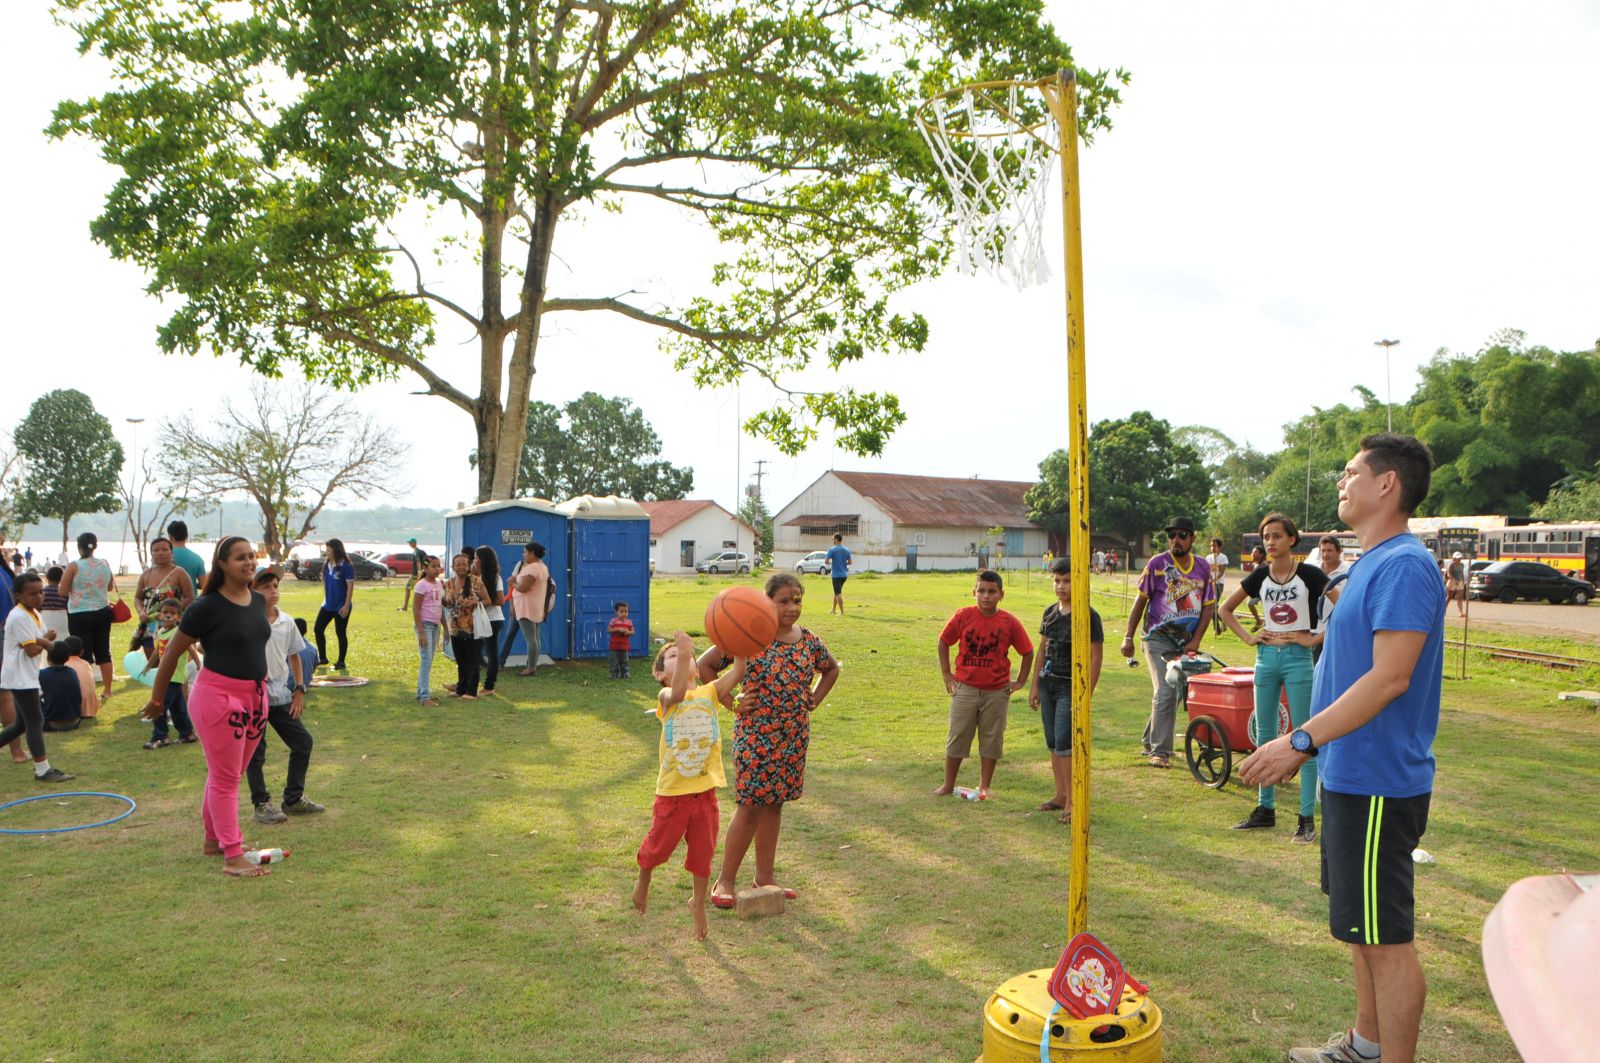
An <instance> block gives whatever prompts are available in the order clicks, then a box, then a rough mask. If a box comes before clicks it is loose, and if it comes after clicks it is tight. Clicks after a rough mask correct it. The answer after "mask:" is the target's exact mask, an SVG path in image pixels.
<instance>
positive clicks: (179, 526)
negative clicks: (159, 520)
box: [167, 520, 189, 543]
mask: <svg viewBox="0 0 1600 1063" xmlns="http://www.w3.org/2000/svg"><path fill="white" fill-rule="evenodd" d="M167 534H168V535H170V536H172V537H173V538H174V539H176V540H178V541H179V542H180V543H183V542H188V541H189V524H188V522H187V521H182V520H175V521H173V522H172V523H170V524H168V525H167Z"/></svg>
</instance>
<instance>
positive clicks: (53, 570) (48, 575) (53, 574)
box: [44, 565, 67, 583]
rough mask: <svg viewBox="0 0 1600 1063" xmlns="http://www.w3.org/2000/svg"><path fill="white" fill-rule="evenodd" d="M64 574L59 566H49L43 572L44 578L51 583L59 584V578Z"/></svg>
mask: <svg viewBox="0 0 1600 1063" xmlns="http://www.w3.org/2000/svg"><path fill="white" fill-rule="evenodd" d="M66 574H67V573H66V571H65V570H64V569H63V568H62V567H61V566H60V565H51V566H50V567H49V568H47V569H45V570H44V578H45V579H47V580H49V581H50V582H51V583H60V582H61V577H62V576H65V575H66Z"/></svg>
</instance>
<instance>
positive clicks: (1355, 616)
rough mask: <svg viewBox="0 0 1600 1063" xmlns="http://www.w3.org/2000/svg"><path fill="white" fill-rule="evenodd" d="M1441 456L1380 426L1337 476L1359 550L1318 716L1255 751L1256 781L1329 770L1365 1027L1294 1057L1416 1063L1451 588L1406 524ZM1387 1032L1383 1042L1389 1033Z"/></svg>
mask: <svg viewBox="0 0 1600 1063" xmlns="http://www.w3.org/2000/svg"><path fill="white" fill-rule="evenodd" d="M1432 470H1433V455H1432V454H1431V453H1430V452H1429V451H1428V448H1427V447H1426V446H1425V445H1424V444H1423V443H1422V442H1421V441H1419V440H1417V439H1415V438H1413V437H1411V436H1402V435H1394V434H1391V433H1380V434H1378V435H1370V436H1367V437H1366V438H1365V439H1363V440H1362V441H1361V450H1360V452H1359V453H1357V454H1356V456H1355V457H1354V458H1352V459H1350V461H1349V463H1348V464H1346V465H1345V467H1344V475H1343V476H1342V477H1341V478H1340V480H1339V519H1341V520H1343V521H1344V522H1345V523H1346V524H1348V525H1349V526H1350V527H1351V528H1353V529H1354V530H1355V533H1356V535H1357V536H1358V537H1359V538H1360V541H1361V547H1362V551H1363V552H1362V555H1361V558H1360V560H1358V561H1356V562H1355V564H1354V565H1352V566H1351V568H1350V578H1349V580H1348V581H1347V582H1346V583H1345V585H1344V589H1343V591H1342V593H1341V594H1340V596H1339V608H1337V609H1335V610H1334V611H1333V612H1332V613H1331V614H1330V616H1329V619H1328V626H1327V634H1326V636H1325V638H1324V640H1323V644H1322V660H1321V662H1320V663H1319V664H1318V665H1317V671H1316V678H1315V680H1314V681H1313V685H1312V691H1311V712H1312V716H1311V719H1310V720H1308V721H1307V722H1306V725H1305V726H1304V727H1301V728H1296V729H1295V730H1294V731H1293V732H1291V733H1290V734H1288V735H1285V736H1284V737H1282V738H1278V739H1274V740H1273V741H1271V742H1268V743H1267V744H1266V745H1264V746H1262V747H1261V748H1260V749H1258V750H1257V751H1256V752H1255V753H1254V754H1252V755H1251V756H1250V757H1249V759H1247V760H1246V761H1245V762H1244V763H1243V764H1242V765H1240V768H1239V777H1240V779H1241V780H1243V781H1244V782H1246V783H1254V784H1258V785H1272V784H1275V783H1282V782H1287V781H1288V779H1289V778H1290V776H1292V775H1293V774H1294V773H1295V771H1296V770H1298V769H1299V768H1300V766H1301V765H1302V764H1304V763H1305V762H1306V761H1307V760H1309V759H1310V758H1311V757H1317V756H1319V754H1320V758H1319V760H1318V765H1319V774H1320V775H1321V777H1322V890H1323V892H1324V893H1326V894H1327V895H1328V928H1329V931H1330V932H1331V933H1332V934H1333V936H1334V937H1335V938H1337V939H1338V940H1340V941H1343V942H1346V943H1347V944H1349V946H1350V954H1351V960H1352V962H1353V964H1354V966H1355V985H1356V1019H1355V1025H1354V1026H1353V1027H1352V1028H1350V1029H1348V1030H1346V1031H1344V1032H1343V1033H1340V1034H1336V1035H1334V1036H1333V1037H1332V1038H1331V1039H1330V1040H1329V1041H1328V1043H1327V1044H1324V1045H1320V1046H1311V1047H1305V1048H1295V1049H1293V1050H1291V1051H1290V1053H1289V1059H1290V1061H1291V1063H1365V1061H1368V1060H1377V1059H1379V1058H1380V1055H1379V1049H1380V1041H1381V1046H1382V1059H1383V1060H1384V1061H1385V1063H1411V1061H1412V1060H1413V1058H1414V1057H1415V1054H1416V1047H1417V1031H1418V1029H1419V1028H1420V1026H1421V1023H1422V1005H1423V1001H1424V1000H1425V998H1426V997H1427V980H1426V978H1425V977H1424V975H1423V973H1422V965H1421V964H1420V963H1419V962H1418V961H1417V950H1416V945H1415V943H1414V942H1413V940H1412V939H1413V935H1414V931H1415V901H1414V897H1413V894H1412V885H1413V881H1412V880H1413V867H1412V861H1411V852H1412V850H1413V849H1415V848H1416V847H1417V842H1418V841H1420V840H1421V838H1422V834H1423V832H1424V831H1425V830H1426V829H1427V825H1428V803H1429V799H1430V798H1431V797H1432V794H1433V771H1434V763H1433V736H1434V734H1435V733H1436V732H1437V731H1438V729H1439V695H1440V688H1441V686H1442V676H1443V673H1444V610H1445V592H1444V584H1443V582H1441V581H1440V579H1439V567H1438V564H1437V562H1435V561H1434V559H1433V556H1432V555H1431V554H1429V553H1428V551H1427V549H1426V548H1425V547H1423V545H1422V543H1421V542H1420V541H1419V540H1418V539H1417V538H1416V537H1415V536H1413V535H1411V534H1410V532H1409V530H1408V527H1407V521H1408V519H1409V518H1410V516H1411V514H1412V513H1413V512H1415V510H1416V508H1417V505H1418V504H1419V503H1421V501H1422V500H1423V498H1424V497H1426V496H1427V494H1428V486H1429V481H1430V480H1431V478H1432ZM1380 1035H1381V1036H1380Z"/></svg>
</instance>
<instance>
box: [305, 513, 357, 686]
mask: <svg viewBox="0 0 1600 1063" xmlns="http://www.w3.org/2000/svg"><path fill="white" fill-rule="evenodd" d="M324 554H325V560H324V561H323V563H322V608H321V609H318V610H317V626H316V628H315V629H314V630H315V631H316V637H317V664H319V665H324V666H325V665H327V663H328V637H327V630H328V625H329V624H330V623H331V624H332V625H333V633H334V635H335V636H336V637H337V638H338V640H339V659H338V660H337V661H335V662H334V664H333V667H334V669H335V670H336V671H340V672H342V671H344V668H345V664H344V659H345V655H346V654H347V653H348V652H349V650H350V636H349V631H348V628H349V626H350V608H351V606H353V605H354V604H355V600H356V567H355V566H354V565H352V564H351V563H350V555H349V554H347V553H346V552H345V549H344V541H343V540H342V539H329V540H328V545H327V547H326V548H325V550H324Z"/></svg>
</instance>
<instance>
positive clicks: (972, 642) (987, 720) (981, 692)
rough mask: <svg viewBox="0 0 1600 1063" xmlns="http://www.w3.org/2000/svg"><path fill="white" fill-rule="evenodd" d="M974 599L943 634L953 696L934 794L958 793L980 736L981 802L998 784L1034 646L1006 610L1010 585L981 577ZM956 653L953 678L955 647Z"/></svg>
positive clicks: (943, 667)
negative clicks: (1017, 660) (1015, 657)
mask: <svg viewBox="0 0 1600 1063" xmlns="http://www.w3.org/2000/svg"><path fill="white" fill-rule="evenodd" d="M972 596H973V598H974V599H976V600H977V603H978V604H977V605H969V606H967V607H966V608H964V609H957V610H956V615H955V616H952V617H951V618H950V622H949V623H948V624H946V625H945V626H944V630H943V631H941V632H940V633H939V670H940V672H941V673H942V674H943V676H944V689H945V692H946V693H947V694H949V695H950V734H949V737H948V738H946V739H945V744H944V783H943V785H941V786H939V787H937V788H936V789H935V790H934V791H933V792H934V793H935V794H937V795H939V796H941V797H943V796H945V795H947V794H950V793H953V792H954V791H955V788H956V774H957V773H958V772H960V770H961V762H962V761H963V760H965V759H966V758H967V757H970V756H971V755H972V736H973V735H974V734H976V735H977V736H978V763H979V765H980V768H979V772H978V796H979V798H980V799H981V798H987V797H988V796H989V787H990V785H991V784H993V782H994V769H995V765H996V764H998V763H1000V755H1001V753H1002V752H1004V750H1005V743H1006V712H1007V709H1008V707H1009V703H1010V701H1011V695H1012V694H1014V693H1016V692H1017V691H1019V690H1021V689H1022V688H1023V687H1025V686H1027V685H1028V676H1029V674H1030V672H1031V669H1032V668H1033V642H1032V640H1031V639H1029V638H1028V632H1027V631H1026V630H1025V629H1024V628H1023V626H1022V624H1021V622H1020V621H1018V620H1017V618H1016V617H1014V616H1012V615H1011V614H1010V613H1008V612H1006V611H1005V610H1004V609H1001V608H1000V602H1001V601H1002V600H1003V599H1004V598H1005V596H1006V591H1005V583H1004V581H1003V580H1002V579H1001V578H1000V573H998V572H992V571H990V570H989V569H984V570H983V571H982V572H980V573H978V581H977V583H976V584H974V585H973V588H972ZM951 646H955V647H957V649H956V666H955V671H954V673H952V672H951V670H950V647H951ZM1012 647H1016V649H1017V651H1018V652H1020V653H1021V654H1022V667H1021V668H1019V669H1017V678H1016V679H1015V680H1013V679H1012V678H1011V656H1010V651H1011V649H1012Z"/></svg>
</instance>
